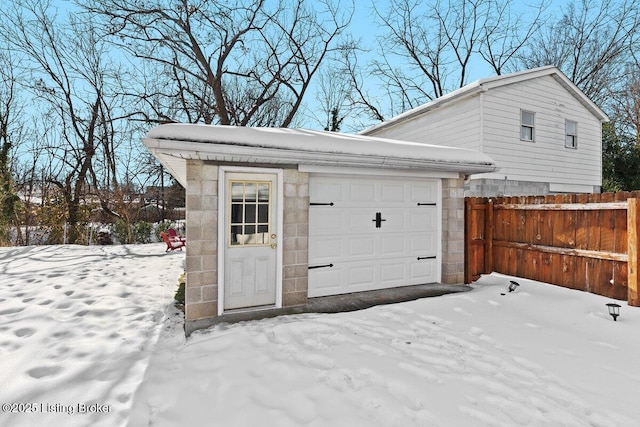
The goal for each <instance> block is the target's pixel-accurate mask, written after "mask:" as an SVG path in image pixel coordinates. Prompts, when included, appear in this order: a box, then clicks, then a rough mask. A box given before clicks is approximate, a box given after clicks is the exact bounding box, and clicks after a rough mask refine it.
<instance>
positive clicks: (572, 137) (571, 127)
mask: <svg viewBox="0 0 640 427" xmlns="http://www.w3.org/2000/svg"><path fill="white" fill-rule="evenodd" d="M564 146H565V147H567V148H578V122H574V121H572V120H567V121H566V122H565V139H564Z"/></svg>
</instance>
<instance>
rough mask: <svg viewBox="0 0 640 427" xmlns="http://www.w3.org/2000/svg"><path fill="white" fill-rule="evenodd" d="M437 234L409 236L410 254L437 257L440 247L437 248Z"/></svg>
mask: <svg viewBox="0 0 640 427" xmlns="http://www.w3.org/2000/svg"><path fill="white" fill-rule="evenodd" d="M436 235H437V233H425V234H421V235H418V236H408V237H407V239H408V240H409V244H408V245H407V246H408V247H409V253H410V254H412V255H414V254H415V255H418V256H432V255H436V251H437V250H438V247H437V246H436V244H437V243H436V241H435V239H436Z"/></svg>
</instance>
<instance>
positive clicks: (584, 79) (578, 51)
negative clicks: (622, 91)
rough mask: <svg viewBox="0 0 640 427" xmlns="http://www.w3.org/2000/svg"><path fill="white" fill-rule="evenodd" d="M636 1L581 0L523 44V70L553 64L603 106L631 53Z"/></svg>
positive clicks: (639, 17) (638, 24)
mask: <svg viewBox="0 0 640 427" xmlns="http://www.w3.org/2000/svg"><path fill="white" fill-rule="evenodd" d="M639 29H640V1H639V0H623V1H616V0H580V1H578V2H571V3H568V4H567V5H566V6H564V7H563V8H562V9H561V16H560V18H558V19H557V20H556V21H555V22H552V23H551V24H549V25H548V26H546V27H545V30H544V31H542V32H540V33H538V34H536V35H535V36H534V37H532V38H531V40H530V41H529V43H527V49H525V50H523V51H522V52H521V55H520V58H519V59H520V61H521V63H522V65H523V66H524V67H526V68H533V67H538V66H543V65H555V66H557V67H558V68H560V69H561V70H562V71H563V72H564V73H565V74H566V75H567V77H569V79H571V81H573V82H574V83H575V84H576V85H577V86H578V87H579V88H580V89H581V90H582V91H583V92H584V93H585V94H586V95H587V96H589V97H590V98H591V99H592V100H593V101H595V102H596V103H597V104H599V105H603V106H604V105H605V104H607V101H608V99H607V98H608V96H609V94H610V93H611V92H612V90H613V88H615V87H618V86H619V84H620V83H621V82H622V81H623V80H624V79H623V77H624V76H625V74H626V71H627V64H628V63H629V60H630V55H631V54H632V53H633V52H634V51H636V50H637V49H638V48H639V47H640V45H639V41H640V40H639V39H638V32H639Z"/></svg>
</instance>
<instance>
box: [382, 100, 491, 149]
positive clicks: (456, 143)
mask: <svg viewBox="0 0 640 427" xmlns="http://www.w3.org/2000/svg"><path fill="white" fill-rule="evenodd" d="M480 105H481V104H480V96H474V97H472V98H467V99H464V100H461V101H459V102H457V103H454V104H452V105H446V106H443V107H440V108H436V109H435V110H432V111H430V112H429V113H427V114H425V115H420V116H418V117H415V118H414V119H411V120H407V121H403V122H401V123H399V124H397V125H394V126H391V127H389V128H384V129H380V130H378V131H375V132H372V133H370V134H369V135H370V136H379V137H383V138H391V139H398V140H402V141H411V142H421V143H424V144H435V145H446V146H449V147H458V148H468V149H472V150H479V151H482V146H481V142H482V139H481V129H482V120H481V108H480ZM452 129H455V131H453V132H452Z"/></svg>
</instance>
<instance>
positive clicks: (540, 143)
mask: <svg viewBox="0 0 640 427" xmlns="http://www.w3.org/2000/svg"><path fill="white" fill-rule="evenodd" d="M608 120H609V119H608V117H607V115H606V114H605V113H604V112H603V111H602V110H601V109H600V108H598V106H596V105H595V104H594V103H593V102H592V101H591V100H590V99H589V98H588V97H587V96H586V95H585V94H584V93H583V92H582V91H580V89H578V88H577V87H576V85H574V84H573V83H572V82H571V81H570V80H569V79H568V78H567V77H566V76H565V75H564V74H563V73H562V72H561V71H560V70H558V69H557V68H556V67H552V66H548V67H542V68H536V69H533V70H527V71H522V72H518V73H513V74H508V75H502V76H497V77H491V78H486V79H482V80H478V81H476V82H474V83H471V84H469V85H467V86H464V87H462V88H460V89H458V90H456V91H455V92H452V93H449V94H447V95H445V96H443V97H440V98H438V99H435V100H433V101H431V102H429V103H427V104H424V105H422V106H420V107H417V108H415V109H413V110H410V111H407V112H405V113H403V114H400V115H398V116H396V117H393V118H391V119H389V120H387V121H385V122H383V123H380V124H377V125H375V126H373V127H370V128H369V129H366V130H364V131H363V132H361V134H362V135H368V136H378V137H384V138H393V139H399V140H404V141H413V142H420V143H428V144H435V145H445V146H450V147H462V148H469V149H473V150H477V151H480V152H483V153H485V154H487V155H489V156H490V157H491V158H492V159H494V160H495V162H496V163H497V165H498V167H499V169H498V170H497V171H495V172H492V173H488V174H482V175H472V176H471V177H469V179H468V181H467V183H466V185H465V195H467V196H500V195H542V194H550V193H592V192H599V191H600V188H601V185H602V123H603V122H606V121H608Z"/></svg>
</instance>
